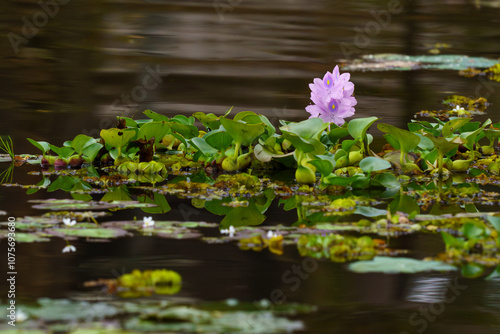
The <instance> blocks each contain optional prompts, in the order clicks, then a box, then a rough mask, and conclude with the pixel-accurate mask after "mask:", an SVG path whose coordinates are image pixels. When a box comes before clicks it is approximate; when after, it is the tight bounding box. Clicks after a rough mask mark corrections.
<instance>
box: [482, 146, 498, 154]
mask: <svg viewBox="0 0 500 334" xmlns="http://www.w3.org/2000/svg"><path fill="white" fill-rule="evenodd" d="M481 152H483V155H493V154H495V149H494V148H493V147H490V146H487V145H485V146H481Z"/></svg>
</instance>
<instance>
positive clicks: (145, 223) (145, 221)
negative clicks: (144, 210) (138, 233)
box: [142, 217, 155, 228]
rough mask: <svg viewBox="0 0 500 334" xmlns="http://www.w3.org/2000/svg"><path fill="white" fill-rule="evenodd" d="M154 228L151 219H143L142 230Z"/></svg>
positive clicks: (153, 222)
mask: <svg viewBox="0 0 500 334" xmlns="http://www.w3.org/2000/svg"><path fill="white" fill-rule="evenodd" d="M153 226H155V221H154V220H153V217H144V218H143V224H142V228H149V227H153Z"/></svg>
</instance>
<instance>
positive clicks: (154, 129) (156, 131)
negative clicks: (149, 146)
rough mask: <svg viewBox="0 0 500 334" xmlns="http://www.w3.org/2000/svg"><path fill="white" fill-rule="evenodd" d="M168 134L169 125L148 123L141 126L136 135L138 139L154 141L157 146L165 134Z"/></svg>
mask: <svg viewBox="0 0 500 334" xmlns="http://www.w3.org/2000/svg"><path fill="white" fill-rule="evenodd" d="M169 132H170V124H169V123H166V122H150V123H146V124H143V125H142V126H141V127H140V128H139V132H138V133H137V138H138V139H145V140H150V139H151V138H154V139H155V144H158V143H159V142H160V141H161V140H162V139H163V137H165V135H166V134H167V133H169Z"/></svg>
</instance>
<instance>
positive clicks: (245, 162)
mask: <svg viewBox="0 0 500 334" xmlns="http://www.w3.org/2000/svg"><path fill="white" fill-rule="evenodd" d="M251 162H252V153H250V152H249V153H246V154H242V155H240V156H239V157H238V158H237V159H236V166H237V167H238V169H244V168H247V167H248V166H249V165H250V163H251Z"/></svg>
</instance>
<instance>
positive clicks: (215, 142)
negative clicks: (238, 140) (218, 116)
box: [203, 131, 233, 152]
mask: <svg viewBox="0 0 500 334" xmlns="http://www.w3.org/2000/svg"><path fill="white" fill-rule="evenodd" d="M203 139H204V140H205V142H206V143H207V144H208V145H210V146H212V147H213V148H215V149H217V150H219V152H225V151H226V150H227V148H228V147H229V146H231V145H232V144H233V138H232V137H231V135H230V134H229V133H227V132H225V131H211V132H209V133H207V134H206V135H205V136H203Z"/></svg>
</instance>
